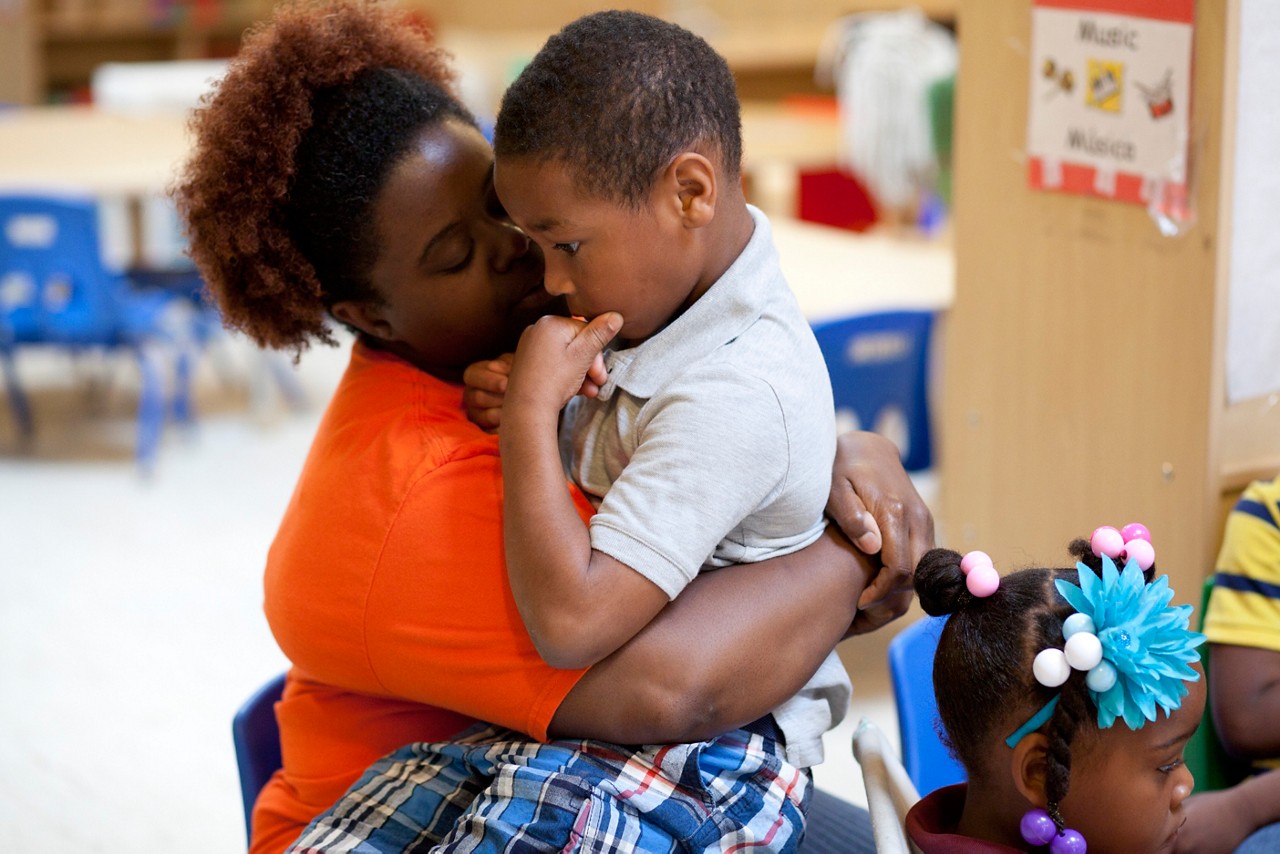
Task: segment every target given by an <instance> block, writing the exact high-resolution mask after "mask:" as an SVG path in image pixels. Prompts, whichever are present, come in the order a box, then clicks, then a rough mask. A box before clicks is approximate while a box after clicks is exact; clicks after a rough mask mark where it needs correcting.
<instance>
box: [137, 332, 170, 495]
mask: <svg viewBox="0 0 1280 854" xmlns="http://www.w3.org/2000/svg"><path fill="white" fill-rule="evenodd" d="M136 352H137V356H138V369H139V371H140V373H141V377H142V388H141V392H140V394H139V396H138V448H137V452H136V454H135V457H136V459H137V461H138V466H139V468H141V469H142V472H143V474H150V473H151V471H152V469H153V468H154V466H155V457H156V450H157V448H158V447H159V444H160V433H161V431H162V430H163V429H164V417H165V405H164V376H163V372H162V371H161V369H160V363H161V358H160V352H159V349H158V348H157V347H156V346H155V345H153V344H146V343H144V344H140V345H138V346H137V348H136Z"/></svg>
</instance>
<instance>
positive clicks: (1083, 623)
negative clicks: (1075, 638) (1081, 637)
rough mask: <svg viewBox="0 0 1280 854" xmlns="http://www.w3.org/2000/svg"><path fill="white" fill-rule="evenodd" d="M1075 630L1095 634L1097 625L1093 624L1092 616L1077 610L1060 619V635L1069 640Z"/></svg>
mask: <svg viewBox="0 0 1280 854" xmlns="http://www.w3.org/2000/svg"><path fill="white" fill-rule="evenodd" d="M1076 632H1088V633H1089V634H1091V635H1096V634H1097V633H1098V627H1097V626H1095V625H1094V624H1093V617H1090V616H1089V615H1088V614H1081V613H1080V612H1079V611H1077V612H1076V613H1074V614H1072V615H1071V616H1070V617H1067V618H1066V619H1065V620H1063V621H1062V636H1063V637H1064V638H1067V639H1068V640H1070V638H1071V636H1072V635H1074V634H1075V633H1076Z"/></svg>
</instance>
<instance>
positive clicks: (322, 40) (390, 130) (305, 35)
mask: <svg viewBox="0 0 1280 854" xmlns="http://www.w3.org/2000/svg"><path fill="white" fill-rule="evenodd" d="M451 82H452V72H451V70H450V67H449V64H448V56H447V54H444V53H443V52H442V51H440V50H439V49H437V48H435V47H432V46H431V45H430V43H429V42H428V41H427V39H426V38H425V37H424V34H423V32H422V31H421V30H420V29H419V28H417V27H415V26H414V25H413V23H412V22H411V21H410V20H409V19H407V18H406V17H404V16H403V15H402V14H400V13H397V12H395V11H394V10H392V9H389V8H386V7H383V6H380V5H378V4H377V3H375V2H367V0H337V2H324V3H319V4H317V3H303V2H299V3H291V4H289V5H286V6H282V7H280V8H279V9H278V10H277V11H276V13H275V15H274V16H273V17H272V19H271V20H270V21H267V22H264V23H262V24H260V25H258V26H255V27H254V28H253V29H252V30H251V31H250V32H249V33H248V34H247V35H246V38H245V41H244V44H243V46H242V47H241V50H240V53H239V54H238V56H237V57H236V59H235V60H233V61H232V63H231V66H230V68H229V70H228V72H227V74H226V76H225V77H224V78H223V80H222V81H221V83H219V84H218V86H217V88H216V89H215V90H214V91H213V92H212V93H210V94H209V95H207V96H206V97H205V98H204V100H203V101H202V102H201V106H200V108H199V109H198V110H197V111H196V113H195V116H194V117H193V119H192V120H191V132H192V135H193V137H194V139H195V147H194V150H193V153H192V155H191V157H190V159H189V160H188V162H187V164H186V166H185V169H184V171H183V174H182V175H181V177H180V178H179V181H178V184H177V186H176V187H175V190H174V195H175V198H176V200H177V203H178V209H179V211H180V213H181V214H182V216H183V218H184V220H185V223H186V229H187V234H188V237H189V238H190V244H191V246H190V254H191V257H192V259H193V260H194V261H195V263H196V265H197V266H198V267H199V269H200V272H201V273H202V275H203V276H204V279H205V283H206V286H207V288H208V290H209V292H210V293H211V294H212V296H213V298H214V299H215V300H216V301H217V303H218V306H219V307H220V308H221V310H222V315H223V319H224V322H225V323H226V325H227V326H228V327H231V328H233V329H238V330H241V331H243V332H245V333H247V334H248V335H249V336H250V337H252V338H253V339H254V340H255V341H257V342H258V343H259V344H261V345H263V346H268V347H274V348H278V349H293V350H294V351H295V353H300V352H301V351H302V350H303V349H305V348H306V347H307V346H308V344H309V343H310V341H311V340H312V339H318V340H320V341H322V342H324V343H326V344H334V343H336V342H335V341H334V339H333V337H332V334H331V331H330V329H329V327H328V325H327V323H326V322H325V315H326V313H327V310H328V309H329V307H330V306H332V305H333V303H335V302H337V301H340V300H348V299H354V300H370V299H376V295H375V294H374V293H373V291H372V288H371V286H370V285H369V281H368V269H369V266H370V264H371V263H372V260H373V256H374V254H375V252H376V249H377V247H376V245H375V243H376V240H375V235H374V232H373V226H372V216H371V215H370V213H369V208H370V207H371V206H372V204H373V202H374V200H375V199H376V198H377V195H378V191H379V190H380V189H381V187H382V183H383V181H384V180H385V179H386V176H387V174H388V173H389V171H390V170H391V168H392V166H394V165H395V163H396V162H397V161H398V160H399V159H400V158H401V157H402V156H404V154H405V153H406V152H407V151H408V150H410V147H411V145H412V143H413V141H414V139H415V138H416V135H417V134H418V133H419V132H420V131H421V129H422V128H423V127H425V126H427V125H429V124H431V123H433V122H436V121H439V120H440V119H442V118H444V117H445V116H454V117H457V118H459V119H462V120H464V121H467V122H470V123H473V124H474V119H473V118H472V117H471V115H470V114H469V113H468V112H467V111H466V109H465V108H464V107H462V106H461V105H460V104H459V103H458V101H457V100H456V98H455V97H454V96H453V95H452V94H451V92H450V91H449V86H450V84H451Z"/></svg>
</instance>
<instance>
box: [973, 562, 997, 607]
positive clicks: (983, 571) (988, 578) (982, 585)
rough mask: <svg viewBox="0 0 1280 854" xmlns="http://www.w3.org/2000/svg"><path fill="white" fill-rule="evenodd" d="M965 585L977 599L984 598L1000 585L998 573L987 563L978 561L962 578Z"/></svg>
mask: <svg viewBox="0 0 1280 854" xmlns="http://www.w3.org/2000/svg"><path fill="white" fill-rule="evenodd" d="M964 584H965V587H968V588H969V592H970V593H972V594H973V595H974V596H976V597H978V598H979V599H985V598H986V597H988V596H990V595H991V594H992V593H995V592H996V588H998V587H999V586H1000V573H998V572H996V568H995V567H994V566H992V565H991V564H989V563H980V564H978V565H977V566H975V567H974V568H973V569H972V570H970V571H969V575H968V577H967V578H965V580H964Z"/></svg>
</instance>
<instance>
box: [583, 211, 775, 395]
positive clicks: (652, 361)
mask: <svg viewBox="0 0 1280 854" xmlns="http://www.w3.org/2000/svg"><path fill="white" fill-rule="evenodd" d="M747 210H748V211H749V212H750V214H751V219H752V221H753V222H754V223H755V230H754V231H753V232H752V234H751V239H750V240H749V241H747V245H746V247H745V248H744V249H743V250H742V252H741V254H739V255H738V257H737V258H736V259H735V260H734V262H733V264H731V265H730V266H729V269H728V270H726V271H725V272H724V275H722V276H721V277H720V278H719V279H717V280H716V281H715V283H714V284H712V286H711V287H710V288H708V289H707V292H706V293H704V294H703V295H702V296H701V297H700V298H699V299H698V300H697V301H696V302H694V304H693V305H691V306H689V307H688V308H687V309H685V311H684V313H683V314H681V315H680V316H679V317H677V318H676V319H675V320H673V321H671V323H669V324H667V326H666V328H665V329H663V330H662V331H661V332H659V333H658V334H657V335H654V336H653V337H652V338H649V339H647V340H646V341H643V342H642V343H640V344H638V345H637V346H635V347H629V348H627V349H625V350H609V351H607V352H606V353H605V364H606V365H607V366H608V369H609V379H608V380H607V381H605V384H604V385H603V386H602V387H601V389H600V395H599V397H600V399H601V400H608V399H609V398H610V397H611V396H612V395H613V390H614V389H615V388H621V389H622V390H624V391H626V392H627V393H628V394H631V395H634V396H635V397H640V398H649V397H653V395H654V394H656V393H657V391H658V389H660V388H661V387H662V386H663V385H664V384H665V383H666V382H667V381H668V380H669V379H670V378H671V376H672V375H673V374H675V373H678V372H679V371H681V370H683V369H684V368H685V367H687V366H688V365H691V364H693V363H695V362H697V361H699V360H701V359H703V358H705V357H706V356H708V355H709V354H711V353H712V352H714V351H715V350H716V349H717V348H719V347H722V346H724V345H725V344H727V343H729V342H730V341H733V340H734V339H735V338H737V337H738V336H740V335H741V334H742V333H743V332H744V331H746V329H747V328H748V327H749V326H751V324H753V323H755V322H756V320H758V319H759V317H760V315H761V313H762V312H763V310H764V306H765V304H766V303H767V302H768V301H769V299H770V295H771V294H772V293H773V292H775V291H776V289H777V288H778V284H779V282H780V281H781V279H782V272H781V268H780V267H779V264H778V250H777V249H776V248H775V247H774V245H773V230H772V229H771V228H770V226H769V220H768V218H767V217H765V215H764V214H763V213H762V212H761V211H760V210H759V209H758V208H756V207H755V206H753V205H747ZM783 287H785V283H783Z"/></svg>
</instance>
